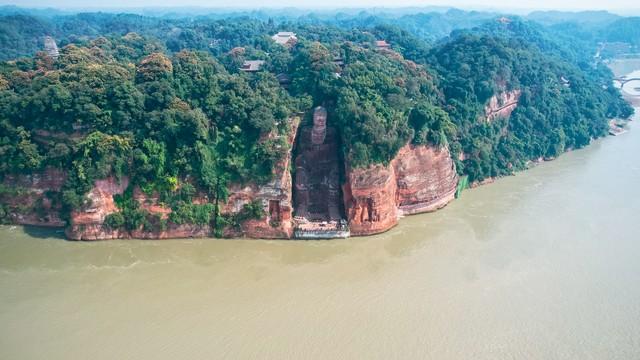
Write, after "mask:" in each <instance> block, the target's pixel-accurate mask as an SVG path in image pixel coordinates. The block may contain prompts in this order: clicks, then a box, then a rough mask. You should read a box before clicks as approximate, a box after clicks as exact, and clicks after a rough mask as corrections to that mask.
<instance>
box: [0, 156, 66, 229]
mask: <svg viewBox="0 0 640 360" xmlns="http://www.w3.org/2000/svg"><path fill="white" fill-rule="evenodd" d="M66 178H67V176H66V174H65V173H64V172H63V171H61V170H58V169H53V168H47V169H46V170H44V171H43V172H39V173H33V174H20V175H16V174H9V175H7V176H5V178H4V180H3V182H2V187H3V191H1V192H0V204H2V206H3V208H4V211H5V212H6V214H5V216H6V217H7V219H8V220H10V221H11V222H13V223H15V224H21V225H37V226H48V227H62V226H64V224H65V222H64V220H62V219H61V217H60V210H61V209H60V206H61V204H60V202H59V199H58V200H56V199H55V198H53V199H52V198H51V197H50V196H53V195H54V194H55V193H59V192H60V189H61V188H62V185H63V184H64V182H65V181H66ZM53 197H55V196H53Z"/></svg>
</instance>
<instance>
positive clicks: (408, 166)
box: [392, 145, 458, 215]
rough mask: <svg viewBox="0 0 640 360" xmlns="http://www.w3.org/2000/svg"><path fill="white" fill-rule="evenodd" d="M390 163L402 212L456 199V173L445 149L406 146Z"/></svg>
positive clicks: (431, 207)
mask: <svg viewBox="0 0 640 360" xmlns="http://www.w3.org/2000/svg"><path fill="white" fill-rule="evenodd" d="M392 165H393V167H394V169H395V173H396V181H397V192H396V204H397V206H398V208H399V210H400V213H401V214H402V215H409V214H417V213H423V212H429V211H435V210H438V209H440V208H441V207H443V206H445V205H447V204H448V203H449V202H450V201H451V200H453V199H454V198H455V194H456V186H457V185H458V175H457V174H456V169H455V166H454V164H453V161H452V160H451V155H450V154H449V150H448V149H447V148H441V149H437V148H435V147H432V146H414V145H406V146H404V147H403V148H402V149H400V151H399V152H398V155H397V156H396V157H395V159H394V160H393V162H392Z"/></svg>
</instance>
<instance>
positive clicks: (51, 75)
mask: <svg viewBox="0 0 640 360" xmlns="http://www.w3.org/2000/svg"><path fill="white" fill-rule="evenodd" d="M408 17H413V18H414V21H413V22H411V21H399V20H398V19H408ZM464 17H465V16H464V14H460V13H457V12H455V11H449V12H446V13H439V15H437V16H436V15H433V16H431V17H430V18H429V19H428V20H424V19H422V20H420V21H429V22H432V23H438V22H439V21H445V20H447V19H448V20H447V21H448V22H447V24H448V25H447V26H446V27H444V28H443V29H444V30H442V32H441V33H438V32H433V33H428V34H427V33H426V32H425V31H424V29H423V30H418V28H420V26H419V24H420V23H421V22H419V21H418V20H416V19H419V18H420V17H419V16H418V15H401V16H397V17H389V16H387V17H384V16H381V17H371V16H365V15H363V14H360V15H355V16H347V17H340V16H335V17H333V18H329V20H327V18H314V17H312V16H306V17H304V18H302V19H300V20H293V19H286V20H283V21H274V20H273V19H265V20H262V19H258V18H251V17H233V18H222V19H208V20H206V21H196V20H194V19H190V18H178V19H171V18H157V17H145V16H140V15H127V14H119V15H114V14H77V15H61V16H55V17H53V18H44V17H43V18H38V22H31V20H32V18H31V15H25V14H11V15H6V16H5V17H4V18H3V21H2V22H0V48H1V49H13V50H12V51H13V52H4V53H2V56H3V57H4V59H5V60H6V61H4V62H2V63H1V64H0V176H5V175H6V174H10V173H32V172H38V171H42V170H43V169H45V168H47V167H56V168H62V169H65V170H66V171H67V173H68V179H67V182H66V184H65V185H64V189H63V191H62V193H61V194H58V195H56V196H57V197H56V198H55V201H58V202H60V203H61V204H63V206H64V209H66V211H67V212H68V211H70V210H71V209H74V208H77V207H79V206H81V204H82V203H83V201H84V200H83V197H84V194H86V192H87V191H89V189H90V188H91V186H92V184H93V182H94V180H96V179H99V178H104V177H106V176H109V175H113V176H116V177H122V176H123V175H127V176H129V177H130V178H131V182H132V184H134V185H139V186H140V187H141V188H142V189H143V191H145V192H147V193H152V192H157V193H158V194H160V196H161V199H162V201H163V202H165V203H167V204H169V205H170V206H171V207H172V209H173V212H172V215H171V219H170V220H171V221H172V222H174V223H178V224H180V223H185V222H187V223H207V222H209V221H210V220H211V217H212V216H214V217H215V216H216V214H217V209H215V208H214V207H213V206H211V205H194V204H192V202H191V199H192V198H193V197H194V196H196V194H200V195H202V194H204V195H205V196H208V197H209V198H210V199H212V200H214V203H216V202H217V201H218V200H220V199H224V198H225V197H226V196H227V191H228V190H227V188H228V185H229V184H231V183H246V182H257V183H262V182H266V181H268V180H270V179H271V176H272V171H273V167H274V165H275V164H276V163H277V162H278V161H279V160H280V159H281V158H282V156H284V154H286V151H287V150H288V148H289V146H291V144H289V143H288V142H287V141H286V139H287V137H288V136H289V135H291V133H290V132H291V131H292V130H291V118H292V115H293V114H297V113H301V112H308V111H309V110H310V109H311V108H312V107H313V106H317V105H323V106H325V107H326V108H327V109H328V111H329V121H330V122H331V124H332V125H333V126H335V127H336V128H337V130H338V132H339V135H340V143H341V144H342V149H341V151H342V158H344V159H345V160H346V161H348V162H349V164H350V166H353V167H365V166H368V165H371V164H377V163H388V162H389V161H390V160H391V159H392V158H393V157H394V156H395V154H396V153H397V151H398V150H399V149H400V148H401V147H402V146H403V145H405V144H406V143H407V142H413V143H416V144H431V145H433V146H438V147H445V146H446V147H449V148H450V150H451V153H452V157H453V158H454V160H455V161H456V162H457V169H458V172H459V173H460V174H464V175H468V176H469V178H470V180H471V181H479V180H482V179H484V178H486V177H491V176H500V175H505V174H508V173H511V172H513V171H514V170H517V169H521V168H523V167H524V166H525V164H526V163H527V162H528V161H529V160H531V159H537V158H539V157H547V158H549V157H555V156H557V155H559V154H560V153H561V152H563V151H565V150H566V149H571V148H579V147H582V146H585V145H587V144H588V143H589V142H590V141H591V139H593V138H596V137H599V136H603V135H605V134H606V132H607V129H608V127H607V126H608V119H611V118H615V117H622V118H625V117H628V116H630V114H631V113H632V109H631V108H630V107H629V106H628V105H627V104H626V103H625V102H624V101H623V100H622V99H621V97H620V94H619V93H618V91H617V90H616V89H614V88H613V87H611V86H609V83H610V80H611V73H610V72H609V71H608V69H606V68H605V67H604V66H602V65H597V64H596V65H594V63H593V59H592V55H593V51H595V50H594V48H593V47H592V45H593V43H592V42H591V41H590V40H589V39H591V38H589V36H584V37H579V36H575V37H574V36H572V35H571V34H570V33H565V34H563V35H562V36H556V34H557V33H559V32H561V31H560V30H558V29H559V28H548V27H543V26H541V25H538V24H536V23H533V22H530V21H526V20H520V19H517V18H512V19H509V21H504V19H497V18H496V17H494V16H493V15H492V16H489V15H486V14H474V16H471V17H468V16H467V17H466V20H465V21H463V20H462V18H464ZM485 17H486V18H485ZM487 18H488V20H487ZM436 19H439V20H438V21H436ZM443 19H444V20H443ZM613 23H615V21H614V22H613ZM609 24H612V23H609ZM553 26H558V25H557V24H554V25H553ZM561 26H571V25H567V24H564V25H561ZM454 29H458V30H455V31H453V32H452V33H451V35H449V36H446V37H442V36H440V35H441V34H442V35H444V33H445V32H447V33H448V32H449V31H450V30H454ZM460 29H462V30H460ZM282 30H288V31H295V32H296V33H297V35H298V42H297V44H296V45H295V46H292V47H288V46H282V45H279V44H276V43H275V42H274V41H273V40H271V38H270V36H271V35H272V34H274V33H275V32H277V31H282ZM44 35H52V36H54V37H56V39H57V40H58V45H59V47H60V55H59V57H57V58H52V57H51V56H49V55H48V54H47V53H45V52H37V51H39V50H41V48H42V47H41V36H44ZM34 39H35V40H34ZM381 39H384V40H386V41H388V42H389V43H390V44H391V49H389V50H384V49H383V50H381V49H377V48H376V46H375V41H376V40H381ZM30 53H35V55H33V56H27V57H21V56H22V55H27V54H30ZM245 60H264V61H265V63H264V66H263V68H262V70H261V71H258V72H255V73H247V72H242V71H240V70H239V67H240V66H241V65H242V63H243V62H244V61H245ZM281 74H287V75H288V77H289V78H290V85H289V86H288V87H287V88H286V89H285V88H284V87H283V86H281V85H280V83H279V81H278V78H277V75H281ZM516 89H517V90H518V91H520V92H521V96H520V101H519V105H518V107H517V108H516V110H515V111H514V112H513V113H512V114H511V116H510V117H509V118H498V119H496V120H493V121H490V122H489V121H486V120H484V119H483V116H484V107H485V105H486V104H487V102H488V100H489V98H491V97H492V96H494V95H497V94H499V93H501V92H504V91H510V90H516ZM118 204H119V207H120V208H121V209H122V212H121V213H117V214H116V215H113V216H110V217H109V219H108V223H109V224H111V225H112V226H114V227H120V226H126V227H127V228H136V227H139V226H140V224H146V223H148V222H149V221H151V222H153V221H159V219H155V220H153V219H147V218H145V216H144V214H141V213H140V211H138V209H137V208H136V204H135V202H133V201H131V193H130V191H129V192H126V193H125V194H124V195H123V196H122V197H121V198H120V199H118ZM245 210H246V211H245V212H244V213H243V214H242V215H240V216H249V217H250V216H257V215H259V214H258V213H259V211H260V210H261V209H259V208H257V207H255V206H251V205H250V206H247V207H246V209H245ZM227 220H229V219H227ZM235 220H238V219H235ZM229 221H233V219H231V220H229Z"/></svg>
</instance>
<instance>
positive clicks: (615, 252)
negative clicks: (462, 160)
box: [0, 115, 640, 360]
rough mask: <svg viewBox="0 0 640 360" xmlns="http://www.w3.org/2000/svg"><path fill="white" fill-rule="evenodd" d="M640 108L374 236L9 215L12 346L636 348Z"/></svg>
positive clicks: (408, 352)
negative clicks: (70, 237) (94, 232)
mask: <svg viewBox="0 0 640 360" xmlns="http://www.w3.org/2000/svg"><path fill="white" fill-rule="evenodd" d="M635 119H636V121H634V122H631V123H630V124H629V126H630V128H631V131H630V132H629V133H627V134H625V135H624V136H620V137H618V138H615V139H614V138H612V137H606V138H603V139H600V140H597V141H595V142H594V143H593V144H592V145H591V146H589V147H586V148H584V149H580V150H574V151H571V152H568V153H566V154H563V155H562V156H560V157H559V158H558V159H556V160H554V161H551V162H545V163H543V164H541V165H540V166H536V167H534V168H532V169H530V170H528V171H525V172H520V173H518V174H517V175H516V176H508V177H505V178H502V179H500V181H497V182H495V183H494V184H492V185H491V186H481V187H478V188H475V189H472V190H468V191H465V193H464V196H462V197H461V198H460V199H458V200H457V201H454V202H452V203H451V204H449V206H447V207H446V208H444V209H442V210H440V211H437V212H435V213H431V214H425V215H415V216H408V217H405V218H403V219H402V221H401V222H400V224H399V225H398V226H397V227H395V228H393V229H391V230H390V231H388V232H386V233H384V234H381V235H375V236H372V237H367V238H357V237H356V238H349V239H344V240H340V241H313V242H309V241H270V240H264V241H262V240H261V241H253V240H234V241H208V240H207V239H189V240H164V241H128V240H127V241H125V240H113V241H102V242H97V243H86V242H68V241H61V235H62V234H60V233H54V232H52V231H51V230H41V229H34V228H29V229H25V228H22V227H9V226H0V250H1V251H0V304H1V306H0V335H2V336H0V358H1V359H29V360H40V359H47V360H62V359H64V360H75V359H92V360H103V359H105V360H106V359H114V358H117V359H147V358H153V359H159V360H164V359H176V358H191V359H203V358H206V359H219V358H233V359H256V358H264V357H265V355H264V354H269V357H271V358H277V359H311V360H314V359H341V358H347V359H351V358H366V359H372V360H376V359H447V360H457V359H468V358H469V357H472V358H474V359H477V360H489V359H514V358H515V359H555V358H558V357H561V358H563V359H567V360H569V359H571V360H572V359H635V358H637V354H639V353H640V347H639V346H640V345H639V344H640V321H639V320H640V286H638V281H637V279H638V278H639V277H640V262H638V256H640V243H639V242H638V234H640V222H638V221H637V216H638V215H637V214H638V213H640V194H639V193H638V190H639V188H638V186H637V184H638V183H640V166H639V164H638V154H640V132H639V131H637V130H638V126H640V124H638V121H637V120H638V119H639V116H638V115H635ZM610 189H624V191H609V190H610ZM558 354H560V355H558Z"/></svg>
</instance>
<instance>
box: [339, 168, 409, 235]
mask: <svg viewBox="0 0 640 360" xmlns="http://www.w3.org/2000/svg"><path fill="white" fill-rule="evenodd" d="M346 178H347V182H346V184H345V185H344V186H343V194H344V207H345V212H346V215H347V221H348V222H349V228H350V230H351V235H371V234H377V233H380V232H383V231H386V230H388V229H390V228H392V227H394V226H395V225H396V224H397V223H398V208H397V206H396V174H395V170H394V168H393V166H390V165H389V166H383V165H375V166H370V167H368V168H366V169H347V171H346Z"/></svg>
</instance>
